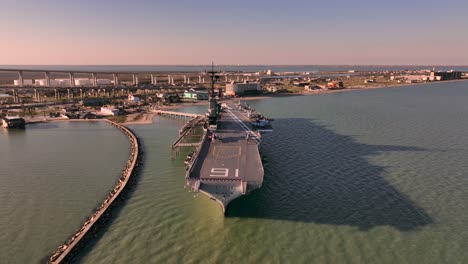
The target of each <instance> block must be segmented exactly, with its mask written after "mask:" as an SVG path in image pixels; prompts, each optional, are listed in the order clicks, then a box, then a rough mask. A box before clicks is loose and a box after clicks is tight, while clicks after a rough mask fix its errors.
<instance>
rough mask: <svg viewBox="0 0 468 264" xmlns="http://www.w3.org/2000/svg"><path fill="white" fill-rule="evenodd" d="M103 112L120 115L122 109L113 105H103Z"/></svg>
mask: <svg viewBox="0 0 468 264" xmlns="http://www.w3.org/2000/svg"><path fill="white" fill-rule="evenodd" d="M101 113H102V114H104V115H113V116H114V115H119V113H120V110H119V109H117V108H113V107H101Z"/></svg>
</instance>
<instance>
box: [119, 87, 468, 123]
mask: <svg viewBox="0 0 468 264" xmlns="http://www.w3.org/2000/svg"><path fill="white" fill-rule="evenodd" d="M464 81H468V79H460V80H448V81H439V82H430V83H402V84H398V85H381V86H373V87H364V86H363V87H360V86H357V87H350V88H345V89H339V90H325V91H317V92H301V93H284V94H283V93H280V94H268V95H259V96H245V97H239V98H229V99H227V100H228V101H235V100H245V101H253V100H264V99H271V98H279V97H290V96H314V95H321V94H332V93H343V92H353V91H366V90H374V89H384V88H398V87H412V86H419V85H425V84H426V85H428V84H429V85H431V84H438V83H452V82H464ZM198 105H208V102H207V101H201V102H193V103H180V104H174V105H168V106H163V107H161V108H159V109H158V110H174V109H180V108H183V107H190V106H198ZM134 115H136V114H131V115H128V116H127V117H131V116H134ZM142 115H143V117H142V118H141V119H139V120H134V119H132V118H130V120H127V121H125V122H124V123H121V124H122V125H148V124H152V123H153V122H154V121H153V119H154V117H155V116H157V115H158V114H157V113H153V112H151V113H144V114H142Z"/></svg>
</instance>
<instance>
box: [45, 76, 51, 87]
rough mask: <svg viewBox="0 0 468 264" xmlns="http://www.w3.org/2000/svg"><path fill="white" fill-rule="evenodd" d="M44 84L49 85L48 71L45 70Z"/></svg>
mask: <svg viewBox="0 0 468 264" xmlns="http://www.w3.org/2000/svg"><path fill="white" fill-rule="evenodd" d="M45 86H46V87H50V73H49V72H45Z"/></svg>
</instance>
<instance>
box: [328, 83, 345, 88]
mask: <svg viewBox="0 0 468 264" xmlns="http://www.w3.org/2000/svg"><path fill="white" fill-rule="evenodd" d="M327 88H328V89H343V88H344V86H343V82H337V81H335V82H328V83H327Z"/></svg>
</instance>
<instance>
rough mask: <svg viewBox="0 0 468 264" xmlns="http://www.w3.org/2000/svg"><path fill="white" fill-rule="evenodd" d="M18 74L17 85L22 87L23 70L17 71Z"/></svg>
mask: <svg viewBox="0 0 468 264" xmlns="http://www.w3.org/2000/svg"><path fill="white" fill-rule="evenodd" d="M18 75H19V86H20V87H24V78H23V71H18Z"/></svg>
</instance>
